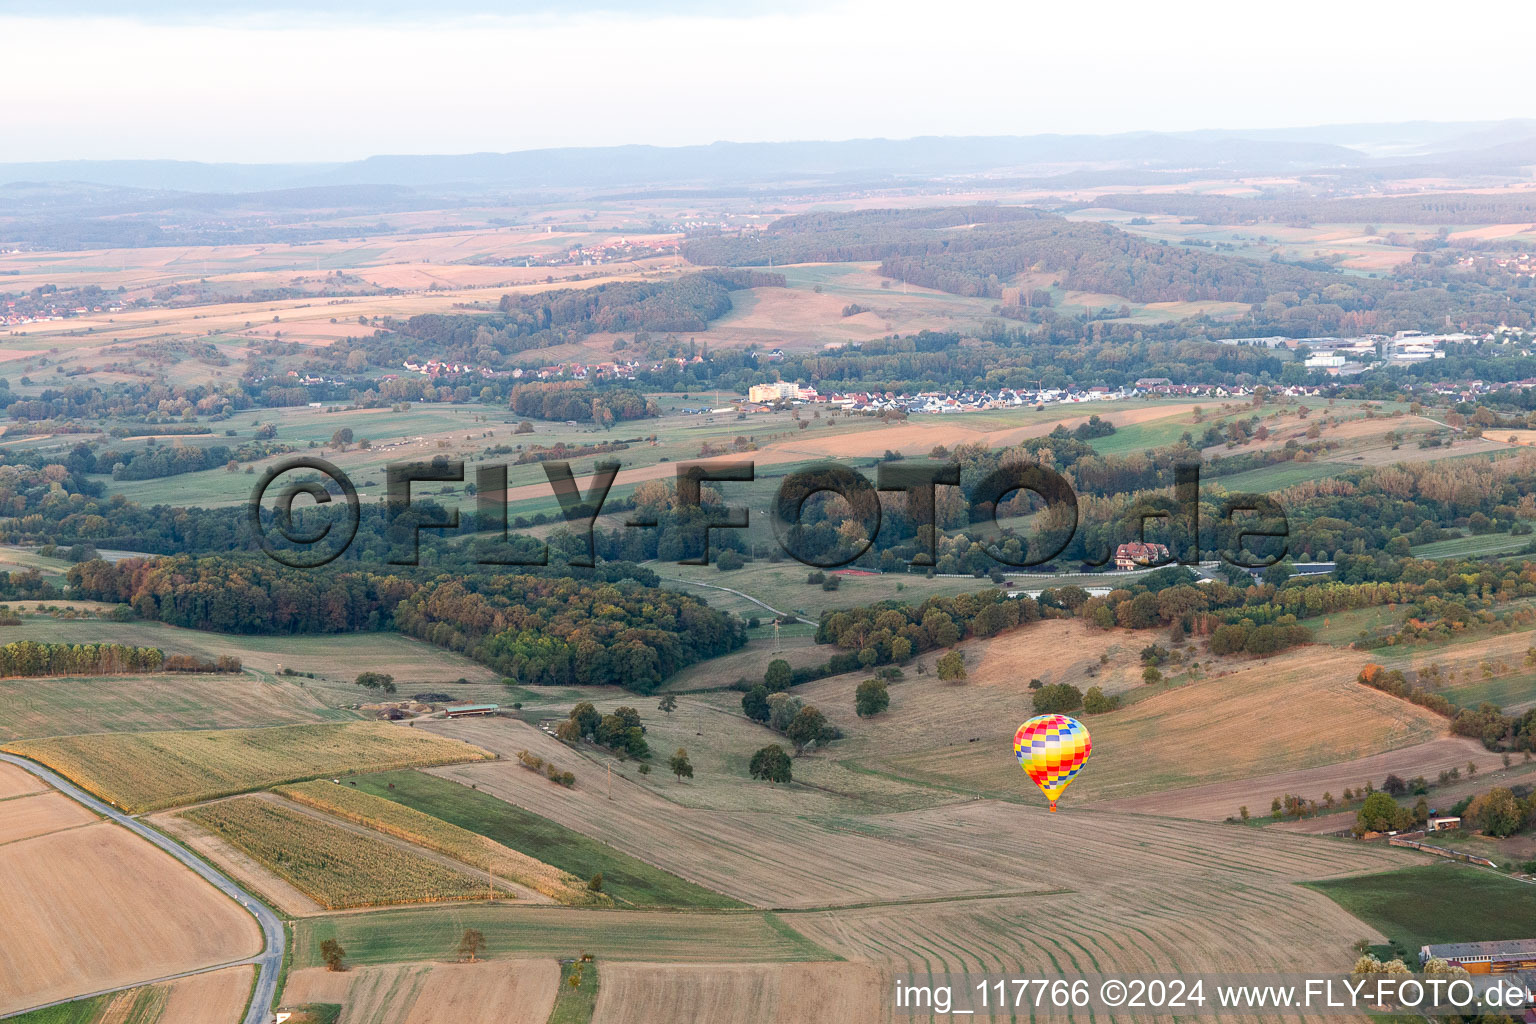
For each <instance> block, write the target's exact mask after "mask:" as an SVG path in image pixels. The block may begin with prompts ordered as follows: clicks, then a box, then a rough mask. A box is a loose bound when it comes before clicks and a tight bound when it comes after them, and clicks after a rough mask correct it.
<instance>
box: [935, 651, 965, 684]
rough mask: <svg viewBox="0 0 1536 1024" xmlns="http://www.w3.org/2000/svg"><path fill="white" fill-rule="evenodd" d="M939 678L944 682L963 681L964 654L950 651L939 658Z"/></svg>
mask: <svg viewBox="0 0 1536 1024" xmlns="http://www.w3.org/2000/svg"><path fill="white" fill-rule="evenodd" d="M939 678H940V679H942V680H944V682H946V683H963V682H965V678H966V677H965V655H963V654H961V653H960V652H959V651H950V652H949V653H948V654H946V655H944V656H943V657H942V658H940V659H939Z"/></svg>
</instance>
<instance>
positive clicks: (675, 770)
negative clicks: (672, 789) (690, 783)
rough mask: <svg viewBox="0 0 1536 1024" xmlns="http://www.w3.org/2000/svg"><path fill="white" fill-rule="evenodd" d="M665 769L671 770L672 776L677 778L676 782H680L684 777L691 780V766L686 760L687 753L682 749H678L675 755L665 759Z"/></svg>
mask: <svg viewBox="0 0 1536 1024" xmlns="http://www.w3.org/2000/svg"><path fill="white" fill-rule="evenodd" d="M667 767H668V768H670V769H672V774H673V775H676V776H677V781H678V782H682V781H683V778H684V777H685V776H686V777H687V778H690V779H691V778H693V765H692V764H691V763H690V762H689V760H688V751H686V750H684V749H683V748H682V747H678V748H677V753H675V754H673V755H672V756H671V757H669V758H667Z"/></svg>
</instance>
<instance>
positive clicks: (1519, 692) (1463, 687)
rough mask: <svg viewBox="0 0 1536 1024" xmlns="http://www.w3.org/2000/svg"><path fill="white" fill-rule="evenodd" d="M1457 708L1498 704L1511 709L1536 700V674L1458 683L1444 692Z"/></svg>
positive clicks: (1527, 673)
mask: <svg viewBox="0 0 1536 1024" xmlns="http://www.w3.org/2000/svg"><path fill="white" fill-rule="evenodd" d="M1441 692H1443V693H1444V694H1445V695H1446V696H1447V697H1448V698H1450V699H1451V700H1452V701H1453V702H1455V704H1456V706H1457V707H1463V708H1475V707H1477V706H1478V705H1479V704H1483V703H1489V704H1497V705H1498V706H1499V707H1501V708H1511V707H1514V706H1515V705H1517V704H1525V703H1527V702H1529V701H1533V700H1536V672H1516V673H1514V674H1513V675H1507V676H1499V677H1497V678H1494V679H1479V680H1477V681H1476V682H1470V683H1458V684H1455V685H1452V686H1447V687H1445V689H1444V690H1442V691H1441Z"/></svg>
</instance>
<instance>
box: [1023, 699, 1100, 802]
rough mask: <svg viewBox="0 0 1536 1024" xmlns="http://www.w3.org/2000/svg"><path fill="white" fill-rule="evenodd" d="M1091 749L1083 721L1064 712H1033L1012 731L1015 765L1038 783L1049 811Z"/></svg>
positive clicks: (1081, 767) (1081, 765) (1081, 766)
mask: <svg viewBox="0 0 1536 1024" xmlns="http://www.w3.org/2000/svg"><path fill="white" fill-rule="evenodd" d="M1092 749H1093V744H1092V743H1091V742H1090V741H1089V739H1088V730H1087V729H1086V728H1084V726H1083V723H1082V722H1079V721H1078V720H1077V719H1075V718H1069V717H1067V716H1066V715H1036V716H1035V717H1034V718H1031V719H1030V720H1029V721H1027V722H1025V723H1024V724H1023V725H1021V726H1019V731H1018V732H1016V733H1014V734H1013V755H1014V757H1016V758H1018V759H1019V767H1021V768H1023V769H1024V772H1025V774H1027V775H1028V776H1029V777H1030V780H1031V781H1032V782H1034V784H1035V785H1037V786H1039V787H1040V792H1042V793H1044V794H1045V797H1046V799H1047V800H1049V801H1050V802H1051V810H1052V811H1054V810H1056V798H1057V797H1059V796H1061V793H1062V790H1064V789H1066V788H1067V786H1069V785H1071V783H1072V780H1073V779H1074V778H1075V777H1076V776H1077V773H1078V772H1080V771H1082V769H1083V762H1085V761H1087V760H1088V752H1089V751H1090V750H1092Z"/></svg>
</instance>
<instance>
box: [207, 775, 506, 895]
mask: <svg viewBox="0 0 1536 1024" xmlns="http://www.w3.org/2000/svg"><path fill="white" fill-rule="evenodd" d="M182 816H183V817H185V818H187V819H189V820H191V821H194V822H196V823H197V824H199V825H201V826H203V827H204V828H206V829H208V830H209V831H211V832H213V833H215V834H216V835H218V836H219V837H220V838H221V839H223V840H224V841H225V842H227V843H230V844H231V845H233V846H235V847H238V848H239V849H240V850H242V851H244V852H245V853H247V854H249V855H250V856H251V857H254V858H255V859H256V860H258V861H260V862H261V863H262V864H263V865H265V866H266V867H267V868H269V869H270V870H272V871H273V872H275V873H276V874H278V875H280V876H281V877H282V878H284V879H286V880H287V881H288V882H290V883H291V884H293V885H294V886H295V887H296V888H298V889H299V890H300V891H301V892H303V893H304V894H305V895H306V896H308V897H309V898H310V899H312V900H314V901H315V902H316V903H319V904H320V905H321V906H323V907H326V908H327V909H330V910H340V909H343V908H346V907H369V906H379V905H383V904H393V903H436V902H440V901H444V900H468V899H476V898H479V897H483V896H485V895H486V887H487V883H486V881H485V880H484V879H480V878H474V877H471V876H470V875H469V874H468V873H467V872H464V871H457V870H455V869H453V868H450V867H448V866H446V865H443V864H438V863H437V862H435V861H431V860H427V859H426V858H424V857H418V856H414V855H412V854H411V853H409V852H407V851H405V850H402V849H400V848H399V847H398V846H395V845H394V844H393V843H390V842H389V841H388V840H386V839H384V838H383V837H382V836H380V837H378V838H373V837H371V836H367V835H363V834H360V833H358V832H355V831H353V830H352V829H349V828H346V827H344V826H342V825H336V824H331V823H330V822H327V821H324V820H322V819H320V818H318V817H316V816H314V815H312V814H308V813H305V812H304V811H301V810H298V809H297V808H293V807H287V806H284V805H282V804H279V803H275V802H273V801H271V800H267V799H264V798H262V797H255V796H247V797H239V798H237V799H235V800H224V801H220V802H218V803H213V804H207V805H205V806H202V807H194V808H192V809H191V810H188V811H185V812H183V815H182Z"/></svg>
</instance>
